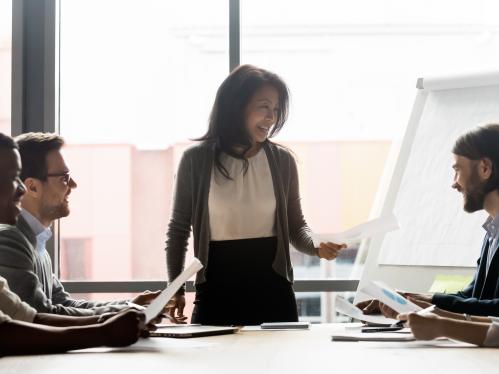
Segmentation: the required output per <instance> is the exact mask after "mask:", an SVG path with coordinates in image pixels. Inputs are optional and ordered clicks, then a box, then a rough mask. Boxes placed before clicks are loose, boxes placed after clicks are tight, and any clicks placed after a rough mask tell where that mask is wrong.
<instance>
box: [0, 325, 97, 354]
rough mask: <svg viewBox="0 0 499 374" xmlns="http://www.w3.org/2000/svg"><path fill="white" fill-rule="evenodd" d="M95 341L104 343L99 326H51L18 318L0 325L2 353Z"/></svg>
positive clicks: (34, 351) (58, 348)
mask: <svg viewBox="0 0 499 374" xmlns="http://www.w3.org/2000/svg"><path fill="white" fill-rule="evenodd" d="M101 341H102V342H101ZM97 345H103V338H102V334H101V333H100V331H99V328H98V326H85V327H52V326H43V325H34V324H31V323H26V322H19V321H9V322H4V323H2V324H1V325H0V352H2V354H3V355H19V354H39V353H58V352H66V351H69V350H73V349H83V348H89V347H93V346H97Z"/></svg>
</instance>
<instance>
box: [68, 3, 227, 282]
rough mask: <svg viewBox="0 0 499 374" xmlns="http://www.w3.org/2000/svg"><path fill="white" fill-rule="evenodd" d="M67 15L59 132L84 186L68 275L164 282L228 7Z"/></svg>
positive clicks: (129, 8)
mask: <svg viewBox="0 0 499 374" xmlns="http://www.w3.org/2000/svg"><path fill="white" fill-rule="evenodd" d="M60 20H61V22H60V33H61V34H60V39H61V47H60V82H61V83H60V85H61V87H60V112H61V114H60V133H61V134H62V135H63V136H64V137H65V138H66V139H67V141H68V142H69V147H68V148H67V151H66V154H67V158H68V161H69V164H70V167H71V169H72V170H73V173H74V175H75V179H76V181H77V183H78V188H77V189H76V190H75V191H74V193H73V194H72V195H71V199H72V201H71V204H72V214H71V216H70V217H68V218H66V219H63V220H61V244H62V245H61V258H63V259H64V261H61V274H62V275H63V276H65V279H81V276H82V275H85V279H90V280H131V279H135V280H139V279H154V280H163V279H165V276H166V270H165V269H166V267H165V255H164V251H163V249H164V241H165V238H166V237H165V234H166V229H167V224H168V220H169V215H170V202H171V194H172V191H171V189H172V182H173V174H174V170H175V169H176V163H177V161H178V158H179V156H180V154H181V152H182V150H183V149H184V147H185V146H186V144H187V143H188V142H189V139H192V138H196V137H199V136H201V135H203V132H204V131H205V130H206V123H207V119H208V115H209V110H210V107H211V104H212V100H213V98H214V93H215V91H216V88H217V86H218V84H219V83H220V82H221V80H222V79H223V78H224V77H225V75H226V74H227V72H228V70H229V67H228V3H227V1H210V2H206V1H203V0H189V1H182V2H172V1H163V0H147V1H142V0H136V1H122V0H116V1H109V0H106V1H100V0H99V1H88V0H85V1H66V2H61V16H60ZM90 24H91V25H92V27H88V25H90ZM79 251H85V254H80V255H76V252H79ZM83 259H85V264H86V266H88V270H85V271H84V272H83V273H82V272H75V271H71V270H69V269H76V266H75V264H72V262H71V261H76V262H78V263H80V261H83ZM75 277H76V278H75Z"/></svg>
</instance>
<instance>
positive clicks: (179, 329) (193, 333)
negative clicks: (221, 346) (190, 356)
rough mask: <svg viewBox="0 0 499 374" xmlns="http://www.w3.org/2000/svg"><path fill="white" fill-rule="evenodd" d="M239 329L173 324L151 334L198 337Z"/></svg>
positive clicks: (166, 336) (224, 333) (170, 336)
mask: <svg viewBox="0 0 499 374" xmlns="http://www.w3.org/2000/svg"><path fill="white" fill-rule="evenodd" d="M238 330H239V328H238V327H230V326H228V327H224V326H202V325H199V326H196V325H193V326H182V325H173V326H165V327H159V328H158V329H157V330H156V331H151V332H150V333H149V335H150V336H155V337H163V338H196V337H201V336H213V335H226V334H233V333H235V332H237V331H238Z"/></svg>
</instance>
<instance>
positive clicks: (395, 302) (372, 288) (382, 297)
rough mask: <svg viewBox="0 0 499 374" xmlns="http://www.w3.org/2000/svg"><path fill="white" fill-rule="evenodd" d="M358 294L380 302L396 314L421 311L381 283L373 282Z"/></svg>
mask: <svg viewBox="0 0 499 374" xmlns="http://www.w3.org/2000/svg"><path fill="white" fill-rule="evenodd" d="M360 292H362V293H364V294H366V295H369V296H371V297H372V298H373V299H377V300H379V301H381V302H382V303H383V304H385V305H388V306H389V307H390V308H392V309H393V310H395V311H396V312H398V313H410V312H419V311H420V310H422V308H420V307H419V306H417V305H416V304H414V303H412V302H410V301H409V300H407V299H406V298H405V297H404V296H402V295H400V294H399V293H398V292H397V291H395V290H394V289H393V288H391V287H389V286H387V285H386V284H384V283H383V282H379V281H373V282H370V283H369V284H368V285H366V286H365V287H364V288H362V289H361V290H360Z"/></svg>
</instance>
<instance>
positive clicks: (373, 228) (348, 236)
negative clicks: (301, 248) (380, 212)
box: [312, 213, 399, 246]
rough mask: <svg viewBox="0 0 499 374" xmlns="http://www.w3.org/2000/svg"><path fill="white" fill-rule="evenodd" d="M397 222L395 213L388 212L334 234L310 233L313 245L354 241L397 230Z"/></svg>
mask: <svg viewBox="0 0 499 374" xmlns="http://www.w3.org/2000/svg"><path fill="white" fill-rule="evenodd" d="M398 229H399V224H398V221H397V218H396V217H395V215H394V214H393V213H392V214H388V215H386V216H383V217H379V218H375V219H372V220H370V221H367V222H365V223H362V224H360V225H357V226H355V227H352V228H351V229H348V230H346V231H343V232H340V233H336V234H330V235H328V234H315V233H313V234H312V239H313V241H314V245H315V246H318V245H319V244H320V243H321V242H333V243H337V244H341V243H346V244H351V243H356V242H360V241H361V240H363V239H367V238H370V237H372V236H374V235H378V234H385V233H387V232H390V231H393V230H398Z"/></svg>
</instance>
